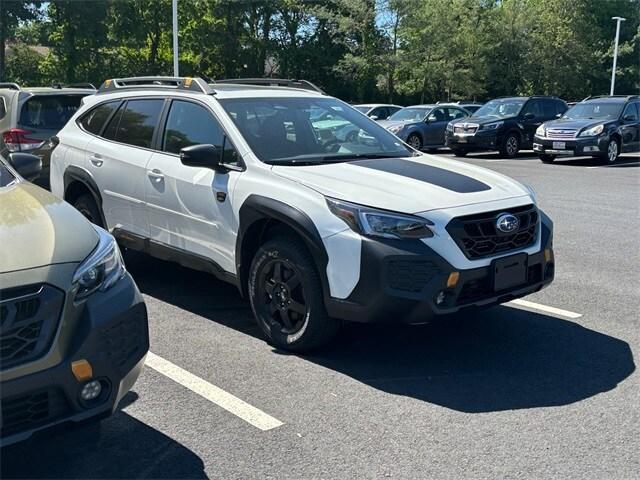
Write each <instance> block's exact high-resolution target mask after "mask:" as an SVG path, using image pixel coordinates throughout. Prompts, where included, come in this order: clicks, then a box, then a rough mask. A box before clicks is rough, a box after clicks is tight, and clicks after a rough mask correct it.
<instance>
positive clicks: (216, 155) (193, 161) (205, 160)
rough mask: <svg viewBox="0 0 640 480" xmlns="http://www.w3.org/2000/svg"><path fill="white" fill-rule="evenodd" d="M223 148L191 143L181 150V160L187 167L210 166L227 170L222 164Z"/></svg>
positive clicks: (214, 168)
mask: <svg viewBox="0 0 640 480" xmlns="http://www.w3.org/2000/svg"><path fill="white" fill-rule="evenodd" d="M221 159H222V148H220V147H216V146H215V145H211V144H210V143H203V144H201V145H191V146H189V147H184V148H183V149H181V150H180V161H181V162H182V164H183V165H186V166H187V167H203V168H210V169H212V170H215V171H216V172H219V171H225V170H226V169H225V168H224V167H223V166H222V165H221V163H220V162H221Z"/></svg>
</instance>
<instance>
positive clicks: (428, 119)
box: [424, 115, 436, 123]
mask: <svg viewBox="0 0 640 480" xmlns="http://www.w3.org/2000/svg"><path fill="white" fill-rule="evenodd" d="M435 121H436V117H435V115H429V116H428V117H427V119H426V120H425V121H424V123H431V122H435Z"/></svg>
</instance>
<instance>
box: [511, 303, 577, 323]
mask: <svg viewBox="0 0 640 480" xmlns="http://www.w3.org/2000/svg"><path fill="white" fill-rule="evenodd" d="M506 305H508V306H512V307H515V308H524V309H527V310H537V311H540V312H544V313H551V314H552V315H558V316H560V317H565V318H572V319H576V318H580V317H581V316H582V314H581V313H576V312H571V311H569V310H563V309H562V308H556V307H550V306H548V305H542V304H541V303H535V302H529V301H528V300H521V299H517V300H512V301H510V302H509V303H506Z"/></svg>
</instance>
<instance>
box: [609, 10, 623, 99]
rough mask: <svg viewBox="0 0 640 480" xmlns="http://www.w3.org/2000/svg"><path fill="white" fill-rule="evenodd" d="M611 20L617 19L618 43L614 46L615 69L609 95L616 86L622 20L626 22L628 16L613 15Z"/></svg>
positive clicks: (612, 73)
mask: <svg viewBox="0 0 640 480" xmlns="http://www.w3.org/2000/svg"><path fill="white" fill-rule="evenodd" d="M611 20H615V21H616V44H615V47H614V48H613V70H611V92H610V93H609V95H613V91H614V89H615V86H616V66H617V64H618V40H619V39H620V22H624V21H625V20H626V18H622V17H611Z"/></svg>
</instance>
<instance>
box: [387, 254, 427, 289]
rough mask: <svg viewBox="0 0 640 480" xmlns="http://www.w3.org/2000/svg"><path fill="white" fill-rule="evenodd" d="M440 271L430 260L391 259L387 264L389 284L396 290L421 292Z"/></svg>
mask: <svg viewBox="0 0 640 480" xmlns="http://www.w3.org/2000/svg"><path fill="white" fill-rule="evenodd" d="M438 271H439V270H438V267H437V266H436V265H435V264H434V263H432V262H429V261H421V260H418V261H416V260H413V261H411V260H391V261H389V262H388V264H387V285H388V286H389V287H390V288H392V289H394V290H402V291H404V292H414V293H417V292H421V291H422V289H423V288H424V287H425V286H426V284H427V283H428V282H429V281H430V280H431V279H432V278H433V277H434V276H435V275H436V274H437V273H438Z"/></svg>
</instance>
